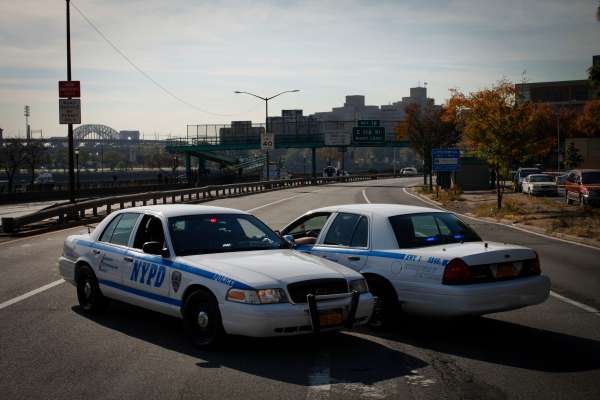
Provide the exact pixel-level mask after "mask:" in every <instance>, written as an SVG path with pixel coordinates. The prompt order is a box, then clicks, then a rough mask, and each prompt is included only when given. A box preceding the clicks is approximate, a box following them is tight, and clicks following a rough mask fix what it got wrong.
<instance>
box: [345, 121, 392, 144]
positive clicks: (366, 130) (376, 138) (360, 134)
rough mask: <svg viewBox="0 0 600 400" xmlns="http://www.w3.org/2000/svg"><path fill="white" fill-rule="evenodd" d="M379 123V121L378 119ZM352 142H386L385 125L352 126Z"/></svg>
mask: <svg viewBox="0 0 600 400" xmlns="http://www.w3.org/2000/svg"><path fill="white" fill-rule="evenodd" d="M377 122H378V123H379V121H377ZM352 143H354V144H376V143H385V128H384V127H383V126H374V127H362V126H358V127H355V128H352Z"/></svg>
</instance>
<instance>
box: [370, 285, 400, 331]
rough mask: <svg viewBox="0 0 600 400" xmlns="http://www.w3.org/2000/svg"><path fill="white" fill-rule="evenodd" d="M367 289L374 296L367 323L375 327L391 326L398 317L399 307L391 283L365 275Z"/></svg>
mask: <svg viewBox="0 0 600 400" xmlns="http://www.w3.org/2000/svg"><path fill="white" fill-rule="evenodd" d="M367 282H368V284H369V290H370V291H371V293H372V294H373V296H375V297H376V299H375V306H374V308H373V314H372V315H371V318H370V319H369V322H368V325H369V326H370V327H371V328H375V329H387V328H393V327H394V326H395V325H396V324H397V323H398V320H399V319H400V313H401V307H400V303H399V302H398V297H397V296H396V291H395V290H394V288H393V287H392V285H391V284H390V283H389V282H388V281H386V280H385V279H383V278H376V277H367Z"/></svg>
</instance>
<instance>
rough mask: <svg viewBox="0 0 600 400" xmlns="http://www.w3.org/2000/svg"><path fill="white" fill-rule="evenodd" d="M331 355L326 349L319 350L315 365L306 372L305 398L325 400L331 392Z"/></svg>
mask: <svg viewBox="0 0 600 400" xmlns="http://www.w3.org/2000/svg"><path fill="white" fill-rule="evenodd" d="M330 365H331V356H330V354H329V352H328V351H324V352H319V354H318V356H317V359H316V360H315V365H314V366H313V367H312V368H311V369H310V372H309V374H308V392H307V393H306V400H325V399H328V398H329V393H330V392H331V367H330Z"/></svg>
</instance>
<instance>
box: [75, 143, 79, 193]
mask: <svg viewBox="0 0 600 400" xmlns="http://www.w3.org/2000/svg"><path fill="white" fill-rule="evenodd" d="M75 165H76V166H77V192H78V193H79V189H80V186H79V149H77V150H75Z"/></svg>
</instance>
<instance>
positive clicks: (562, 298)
mask: <svg viewBox="0 0 600 400" xmlns="http://www.w3.org/2000/svg"><path fill="white" fill-rule="evenodd" d="M403 191H404V193H406V194H407V195H409V196H412V197H414V198H416V199H418V200H421V201H422V202H424V203H427V204H431V205H432V206H434V207H436V208H439V209H440V210H444V211H449V210H446V209H445V208H443V207H440V206H439V205H437V204H435V203H433V202H431V201H429V200H426V199H423V198H421V197H419V196H417V195H414V194H412V193H409V192H408V191H407V190H406V188H405V189H403ZM449 212H452V213H454V214H457V215H460V216H461V217H465V218H470V219H473V220H475V221H481V222H484V223H488V224H494V225H501V226H506V227H508V228H513V229H517V230H520V231H523V232H525V233H532V234H534V235H538V236H541V237H544V238H548V239H553V240H560V241H561V242H567V243H570V244H576V245H579V246H584V247H589V248H591V249H594V250H598V248H597V247H593V246H588V245H585V244H581V243H576V242H571V241H570V240H564V239H560V238H556V237H553V236H548V235H544V234H542V233H537V232H531V231H528V230H527V229H522V228H518V227H516V226H510V225H505V224H501V223H499V222H492V221H486V220H484V219H480V218H477V217H471V216H469V215H465V214H461V213H457V212H453V211H449ZM550 296H552V297H554V298H555V299H557V300H560V301H562V302H565V303H567V304H570V305H572V306H574V307H577V308H580V309H582V310H585V311H587V312H589V313H592V314H596V315H598V316H599V317H600V310H597V309H595V308H594V307H590V306H588V305H586V304H583V303H580V302H578V301H575V300H573V299H570V298H568V297H565V296H562V295H560V294H558V293H556V292H553V291H550Z"/></svg>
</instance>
